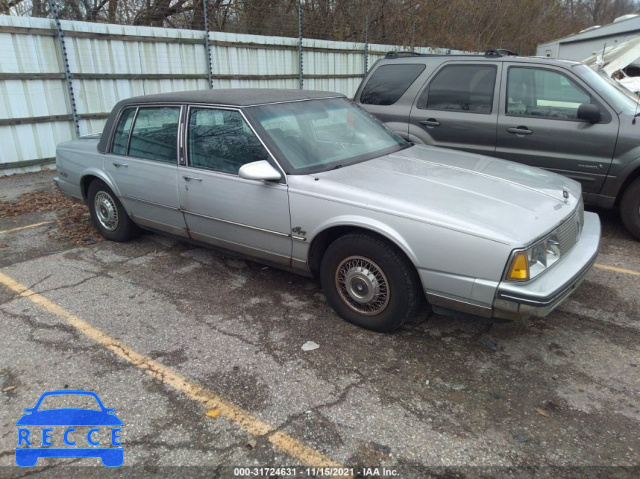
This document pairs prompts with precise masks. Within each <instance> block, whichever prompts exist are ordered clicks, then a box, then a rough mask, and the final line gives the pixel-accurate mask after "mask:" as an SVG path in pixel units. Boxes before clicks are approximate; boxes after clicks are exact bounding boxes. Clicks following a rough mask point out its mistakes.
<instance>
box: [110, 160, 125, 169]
mask: <svg viewBox="0 0 640 479" xmlns="http://www.w3.org/2000/svg"><path fill="white" fill-rule="evenodd" d="M113 166H115V167H116V168H120V167H121V166H122V167H124V168H127V167H128V166H129V165H127V164H126V163H116V162H115V161H114V162H113Z"/></svg>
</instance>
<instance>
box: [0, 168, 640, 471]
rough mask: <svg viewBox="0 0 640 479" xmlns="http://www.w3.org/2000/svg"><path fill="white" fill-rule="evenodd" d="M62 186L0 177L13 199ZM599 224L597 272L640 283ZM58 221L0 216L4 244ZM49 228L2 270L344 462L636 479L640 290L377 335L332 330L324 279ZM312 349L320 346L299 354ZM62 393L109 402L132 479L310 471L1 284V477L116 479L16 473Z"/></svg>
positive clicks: (44, 216)
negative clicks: (28, 413) (77, 238)
mask: <svg viewBox="0 0 640 479" xmlns="http://www.w3.org/2000/svg"><path fill="white" fill-rule="evenodd" d="M51 176H53V175H52V173H48V172H45V173H42V174H40V175H33V177H34V178H35V179H34V180H33V181H32V182H29V181H25V179H24V178H25V177H22V178H20V179H16V178H12V177H9V178H0V191H10V192H15V190H16V188H18V186H19V188H21V189H25V190H26V189H29V188H31V189H40V188H43V185H45V184H46V181H45V180H46V179H48V178H49V177H51ZM43 178H44V179H43ZM14 181H19V184H18V186H16V185H13V183H12V182H14ZM5 185H13V186H11V187H7V189H6V190H5ZM46 188H49V187H48V186H47V187H46ZM12 194H13V195H14V196H15V194H14V193H12ZM10 197H11V196H10V195H9V196H7V198H10ZM0 200H1V199H0ZM600 213H602V216H601V218H602V221H603V226H604V237H603V244H602V253H601V255H600V257H599V259H598V262H599V263H603V264H607V265H611V266H618V267H622V268H627V269H632V270H635V271H640V242H637V241H634V240H633V239H632V238H631V237H630V235H629V234H628V233H626V232H625V231H624V229H623V228H622V226H621V225H620V221H619V220H618V218H617V216H616V215H615V213H612V212H600ZM27 216H28V217H27ZM52 218H55V212H54V213H51V212H49V213H40V214H36V213H30V214H28V215H25V217H18V218H13V219H11V220H9V219H1V218H0V230H4V229H9V228H12V227H15V225H19V226H22V225H26V224H29V223H36V222H38V221H45V220H51V219H52ZM56 227H57V226H56V224H55V223H53V224H49V225H44V226H42V227H38V228H33V229H26V230H21V231H18V232H15V233H8V234H5V235H2V236H0V243H3V244H6V247H3V248H0V272H2V273H4V274H5V275H8V276H10V277H11V278H13V279H15V280H16V281H19V282H20V283H22V284H24V285H26V286H28V287H29V288H30V289H31V290H33V291H35V292H36V293H39V294H42V295H43V296H44V297H46V298H47V299H49V300H50V301H53V302H54V303H56V304H58V305H60V306H61V307H63V308H65V309H66V310H67V311H69V312H71V313H73V314H75V315H76V316H78V317H80V318H81V319H83V320H84V321H86V322H88V323H90V324H91V325H92V326H94V327H96V328H98V329H100V330H101V331H103V332H104V333H106V334H108V335H109V336H111V337H113V338H116V339H118V340H119V341H121V342H122V343H124V344H126V345H127V346H128V347H130V348H132V349H134V350H136V351H138V352H140V353H142V354H144V355H146V356H148V357H150V358H152V359H154V360H155V361H158V362H159V363H161V364H163V365H164V366H167V367H168V368H170V369H172V370H173V371H176V372H177V373H179V374H180V375H182V376H184V377H187V378H189V379H190V380H192V381H194V382H197V383H199V384H200V385H202V386H203V387H204V388H206V389H208V390H210V391H212V392H214V393H215V394H217V395H219V396H221V397H222V398H224V399H225V400H227V401H229V402H231V403H234V404H235V405H237V406H239V407H241V408H243V409H245V410H246V411H248V412H249V413H250V414H251V415H253V416H255V417H257V418H259V419H260V420H261V421H264V422H265V423H267V424H269V425H271V426H272V427H273V428H275V430H276V431H282V432H285V433H287V434H289V435H290V436H292V437H293V438H295V439H297V440H299V441H301V442H302V443H304V444H306V445H307V446H309V447H311V448H313V449H315V450H316V451H318V452H319V453H322V454H325V455H327V456H328V457H330V458H332V459H333V460H335V461H337V462H339V463H341V464H343V465H345V466H348V467H360V466H367V467H382V466H385V467H387V468H390V469H394V470H396V471H397V472H398V474H399V477H428V474H433V477H480V476H482V477H505V476H506V475H508V474H510V473H512V472H514V471H515V472H516V475H515V476H514V477H539V476H540V477H637V476H638V474H639V471H638V465H639V463H640V436H639V435H638V431H639V430H640V427H639V422H640V387H639V386H640V372H639V370H638V364H639V363H640V354H639V350H640V347H639V344H640V342H639V339H640V313H639V310H640V294H638V293H639V291H640V277H639V276H629V275H624V274H621V273H617V272H612V271H605V270H601V269H594V270H593V271H591V272H590V273H589V275H588V277H587V279H586V281H585V282H584V283H583V285H582V286H581V288H580V289H579V290H578V291H577V292H576V293H575V294H574V295H573V296H572V297H571V298H570V299H569V300H568V301H567V302H566V303H564V304H563V305H562V306H561V307H560V308H559V309H558V310H556V311H555V312H553V313H552V314H551V315H550V316H549V317H547V318H545V319H532V320H529V321H518V322H508V323H495V324H494V323H491V322H487V321H481V320H470V319H454V318H449V317H444V316H438V315H435V316H432V317H431V318H429V319H427V318H422V319H421V320H420V321H417V322H416V323H414V324H410V325H408V326H407V327H405V328H403V329H402V330H400V331H399V332H397V333H394V334H379V333H374V332H371V331H367V330H364V329H360V328H358V327H356V326H352V325H350V324H348V323H346V322H344V321H342V320H341V319H340V318H338V317H337V316H336V315H335V314H334V312H333V311H332V310H331V309H330V308H329V306H328V305H327V304H326V302H325V299H324V296H323V294H322V292H321V290H320V288H319V285H318V284H317V283H316V282H315V281H314V280H312V279H308V278H303V277H299V276H295V275H293V274H290V273H287V272H284V271H279V270H276V269H273V268H270V267H265V266H263V265H260V264H257V263H253V262H249V261H244V260H239V259H236V258H232V257H229V256H226V255H225V254H222V253H220V252H218V251H215V250H207V249H203V248H200V247H197V246H194V245H191V244H188V243H185V242H182V241H180V240H176V239H172V238H168V237H164V236H159V235H155V234H151V233H149V234H145V235H144V236H143V237H141V238H140V239H138V240H135V241H133V242H130V243H111V242H101V243H97V244H94V245H89V246H86V247H76V246H74V245H73V244H71V243H69V242H66V241H65V240H64V238H58V237H56V236H55V235H53V236H48V232H51V231H52V230H54V229H55V228H56ZM306 341H314V342H316V343H318V344H319V345H320V348H319V349H317V350H314V351H308V352H305V351H302V349H301V347H302V345H303V344H304V343H305V342H306ZM12 386H15V388H13V389H8V390H7V388H11V387H12ZM53 389H86V390H92V391H95V392H97V393H98V395H99V396H100V398H101V399H102V401H103V402H104V404H105V406H106V407H112V408H115V411H116V414H117V415H118V417H119V418H120V419H121V420H122V421H123V423H124V427H123V428H122V444H123V447H124V451H125V467H124V469H127V468H129V469H127V470H129V471H130V472H132V473H133V475H148V476H150V477H156V475H158V474H162V473H163V472H165V473H167V475H174V474H180V475H186V476H190V475H193V476H197V475H199V474H202V475H207V474H206V472H207V471H208V472H211V469H206V468H215V467H217V466H225V467H226V468H227V469H223V470H220V471H221V472H219V476H218V477H229V476H233V474H232V472H233V469H228V468H233V467H241V466H251V467H254V466H258V467H260V466H269V467H278V466H301V464H299V462H298V461H296V460H295V459H292V458H291V457H290V456H289V455H287V454H286V453H284V452H282V451H281V450H278V449H276V448H275V447H274V446H273V445H272V444H271V443H270V442H269V441H267V440H266V437H264V436H262V437H257V438H255V440H256V442H255V446H254V447H250V446H248V445H247V444H248V442H249V441H250V440H251V439H252V436H250V435H249V434H247V433H246V432H244V431H243V430H242V429H240V428H239V427H238V426H237V425H236V424H235V423H234V422H232V421H230V420H228V419H226V418H223V417H220V416H219V417H215V418H211V417H207V416H206V415H205V413H206V412H207V409H206V407H204V406H203V405H202V404H199V403H197V402H195V401H193V400H191V399H189V398H188V397H186V396H185V395H184V394H181V393H180V392H177V391H176V390H174V389H172V388H171V387H169V386H168V385H166V384H164V383H163V382H161V381H159V380H157V379H154V378H152V377H150V376H148V375H146V374H144V373H143V372H142V371H141V370H140V369H138V368H136V367H134V366H133V365H132V364H130V363H128V362H125V361H123V360H122V359H120V358H118V357H117V356H116V355H114V354H113V353H111V352H110V351H108V350H107V349H105V348H104V347H103V346H101V345H99V344H97V343H94V342H93V341H92V340H90V339H88V338H87V337H86V336H85V335H83V334H82V333H80V332H79V331H78V330H76V329H75V328H73V327H72V326H70V325H69V324H68V323H66V322H65V321H64V320H63V319H61V318H59V317H57V316H55V315H53V314H51V313H50V312H47V311H46V310H44V309H42V308H40V307H39V306H38V305H36V304H34V303H33V302H31V301H30V300H29V299H28V298H25V297H21V296H18V295H16V294H14V293H13V292H11V291H10V290H8V289H7V288H5V287H2V286H0V445H1V447H0V475H1V476H3V477H4V476H6V477H19V476H23V475H28V474H31V473H33V472H37V473H38V474H41V475H45V476H49V475H50V476H52V477H60V476H62V475H63V474H65V472H62V471H61V467H68V468H69V470H68V471H74V472H76V473H78V474H79V472H77V471H81V474H82V475H91V474H97V475H101V474H102V475H110V474H115V472H114V471H113V470H107V469H106V468H103V467H102V466H101V465H100V460H99V459H82V460H77V459H75V460H74V459H40V461H39V462H38V466H39V467H38V468H35V469H19V468H17V467H16V466H15V463H14V449H15V447H16V435H17V428H16V426H15V422H16V420H17V419H19V418H20V416H21V415H22V414H23V409H24V408H25V407H32V406H33V405H34V404H35V401H36V400H37V399H38V397H39V396H40V394H41V393H42V392H44V391H48V390H53ZM54 437H55V435H54ZM84 466H99V467H84ZM176 467H180V468H181V469H175V468H176ZM509 468H511V469H509ZM67 474H69V472H67ZM208 477H211V474H209V476H208ZM213 477H216V476H215V475H214V476H213Z"/></svg>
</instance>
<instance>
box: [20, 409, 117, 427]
mask: <svg viewBox="0 0 640 479" xmlns="http://www.w3.org/2000/svg"><path fill="white" fill-rule="evenodd" d="M16 426H122V421H121V420H120V419H119V418H118V416H116V415H115V414H107V413H105V412H102V411H95V410H92V409H71V408H69V409H47V410H44V411H37V412H33V413H31V414H25V415H24V416H22V417H21V418H20V419H18V422H16Z"/></svg>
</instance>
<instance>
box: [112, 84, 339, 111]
mask: <svg viewBox="0 0 640 479" xmlns="http://www.w3.org/2000/svg"><path fill="white" fill-rule="evenodd" d="M336 96H344V95H342V94H340V93H335V92H330V91H311V90H284V89H275V88H231V89H212V90H191V91H180V92H175V93H160V94H157V95H145V96H137V97H132V98H128V99H126V100H123V101H121V102H120V103H119V106H120V107H122V106H125V105H127V104H131V103H160V102H167V103H174V102H175V103H215V104H217V105H229V106H250V105H264V104H266V103H278V102H286V101H296V100H312V99H315V98H327V97H336Z"/></svg>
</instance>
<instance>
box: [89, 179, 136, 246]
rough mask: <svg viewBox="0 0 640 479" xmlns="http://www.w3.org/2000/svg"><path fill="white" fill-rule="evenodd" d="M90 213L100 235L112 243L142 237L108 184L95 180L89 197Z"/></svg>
mask: <svg viewBox="0 0 640 479" xmlns="http://www.w3.org/2000/svg"><path fill="white" fill-rule="evenodd" d="M87 199H88V203H89V213H90V214H91V219H92V220H93V224H94V225H95V227H96V228H97V229H98V231H99V232H100V234H101V235H102V236H104V237H105V238H107V239H108V240H111V241H128V240H130V239H133V238H135V237H136V236H139V235H140V232H141V231H140V228H138V226H137V225H136V224H135V223H134V222H133V221H132V220H131V218H129V216H128V215H127V212H126V211H125V210H124V207H123V206H122V203H120V200H119V199H118V197H117V196H116V195H115V194H114V193H113V191H111V188H109V187H108V186H107V185H106V183H104V182H103V181H101V180H93V181H92V182H91V184H90V185H89V191H88V195H87Z"/></svg>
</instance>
